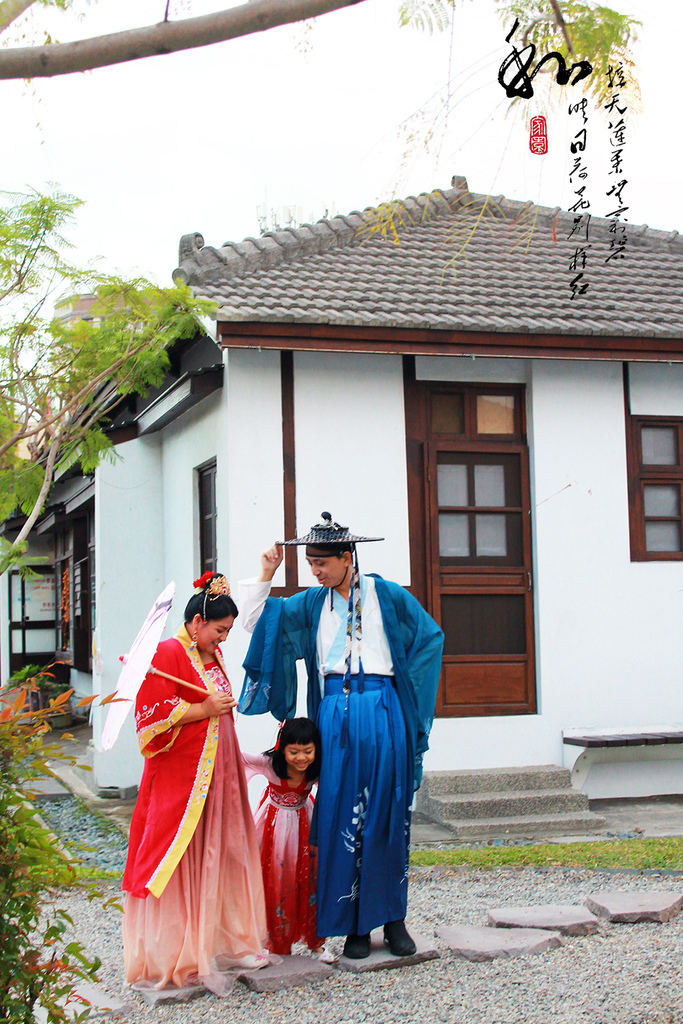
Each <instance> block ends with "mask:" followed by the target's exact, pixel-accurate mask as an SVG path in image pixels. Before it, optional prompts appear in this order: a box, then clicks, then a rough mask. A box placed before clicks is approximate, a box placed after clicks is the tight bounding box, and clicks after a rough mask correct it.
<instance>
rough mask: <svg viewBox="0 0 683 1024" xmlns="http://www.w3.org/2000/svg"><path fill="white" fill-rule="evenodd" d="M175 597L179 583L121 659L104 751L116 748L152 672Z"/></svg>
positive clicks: (162, 597) (157, 606) (157, 605)
mask: <svg viewBox="0 0 683 1024" xmlns="http://www.w3.org/2000/svg"><path fill="white" fill-rule="evenodd" d="M174 594H175V583H169V585H168V586H167V587H166V589H165V590H164V591H162V592H161V594H159V596H158V598H157V599H156V601H155V603H154V607H153V608H152V610H151V612H150V613H149V615H148V616H147V618H146V619H145V621H144V623H143V624H142V628H141V630H140V632H139V633H138V635H137V636H136V637H135V640H134V641H133V644H132V646H131V649H130V651H129V652H128V654H126V655H125V656H124V657H123V658H122V659H121V661H122V662H123V668H122V669H121V674H120V676H119V681H118V683H117V684H116V695H115V696H116V699H115V702H114V703H113V704H112V705H111V706H110V708H109V714H108V715H107V721H106V723H105V726H104V729H103V730H102V749H103V750H111V748H112V747H113V746H114V743H115V742H116V737H117V736H118V734H119V732H120V731H121V726H122V725H123V723H124V721H125V718H126V715H127V714H128V712H129V711H130V709H131V707H132V706H133V704H134V702H135V698H136V696H137V692H138V690H139V689H140V685H141V683H142V680H143V679H144V678H145V676H146V675H147V673H148V672H149V663H150V661H151V660H152V658H153V657H154V652H155V651H156V649H157V644H158V643H159V638H160V637H161V634H162V632H163V629H164V626H165V624H166V619H167V617H168V613H169V611H170V610H171V605H172V604H173V595H174Z"/></svg>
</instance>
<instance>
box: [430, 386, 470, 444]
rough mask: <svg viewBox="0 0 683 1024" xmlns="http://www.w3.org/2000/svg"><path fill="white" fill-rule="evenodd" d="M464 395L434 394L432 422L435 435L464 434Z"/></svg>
mask: <svg viewBox="0 0 683 1024" xmlns="http://www.w3.org/2000/svg"><path fill="white" fill-rule="evenodd" d="M464 397H465V396H464V395H462V394H460V395H458V394H448V395H446V394H439V392H438V391H436V392H434V393H433V394H432V401H431V420H432V433H433V434H464V433H465V403H464Z"/></svg>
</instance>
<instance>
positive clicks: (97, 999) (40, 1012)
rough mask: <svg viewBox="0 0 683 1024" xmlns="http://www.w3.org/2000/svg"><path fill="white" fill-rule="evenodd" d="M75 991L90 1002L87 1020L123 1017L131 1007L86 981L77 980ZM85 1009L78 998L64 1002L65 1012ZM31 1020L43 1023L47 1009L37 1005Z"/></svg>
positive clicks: (78, 1011)
mask: <svg viewBox="0 0 683 1024" xmlns="http://www.w3.org/2000/svg"><path fill="white" fill-rule="evenodd" d="M75 993H76V995H77V996H80V997H81V999H87V1000H88V1002H89V1003H90V1007H91V1009H90V1016H89V1017H88V1020H105V1019H106V1018H107V1017H115V1018H117V1019H118V1018H119V1017H123V1015H124V1014H127V1013H131V1012H132V1010H133V1007H132V1005H131V1003H126V1002H124V1001H123V1000H122V999H119V998H118V996H110V995H108V994H107V993H106V992H105V991H104V989H102V988H98V987H97V986H96V985H89V984H88V983H87V982H85V981H82V982H79V983H78V985H76V986H75ZM60 1002H61V1005H62V1006H64V1005H65V1003H64V1001H63V1000H60ZM85 1009H86V1006H85V1004H84V1003H81V1002H80V1000H77V999H70V1000H69V1002H68V1003H67V1004H66V1010H67V1013H68V1012H71V1013H72V1014H73V1013H74V1012H77V1013H80V1012H82V1011H83V1010H85ZM33 1020H34V1021H35V1022H36V1024H45V1022H46V1021H47V1010H45V1009H44V1008H43V1007H42V1006H38V1007H36V1008H35V1010H34V1011H33Z"/></svg>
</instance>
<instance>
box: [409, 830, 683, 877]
mask: <svg viewBox="0 0 683 1024" xmlns="http://www.w3.org/2000/svg"><path fill="white" fill-rule="evenodd" d="M410 863H411V864H412V865H413V867H428V866H430V865H443V866H456V865H462V866H464V867H471V868H483V869H486V868H498V867H505V866H509V867H571V868H589V869H590V868H631V869H637V870H641V871H644V870H660V871H661V870H669V871H673V870H681V869H682V868H683V838H675V839H618V840H610V841H608V842H594V843H557V844H555V843H541V844H539V845H538V846H485V847H462V848H459V849H456V850H414V851H413V852H412V853H411V854H410Z"/></svg>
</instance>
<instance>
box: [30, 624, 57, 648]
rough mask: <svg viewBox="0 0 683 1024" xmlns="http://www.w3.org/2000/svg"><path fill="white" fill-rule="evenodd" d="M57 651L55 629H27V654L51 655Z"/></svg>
mask: <svg viewBox="0 0 683 1024" xmlns="http://www.w3.org/2000/svg"><path fill="white" fill-rule="evenodd" d="M54 649H55V631H54V629H27V630H26V653H27V654H51V653H52V652H53V651H54Z"/></svg>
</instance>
